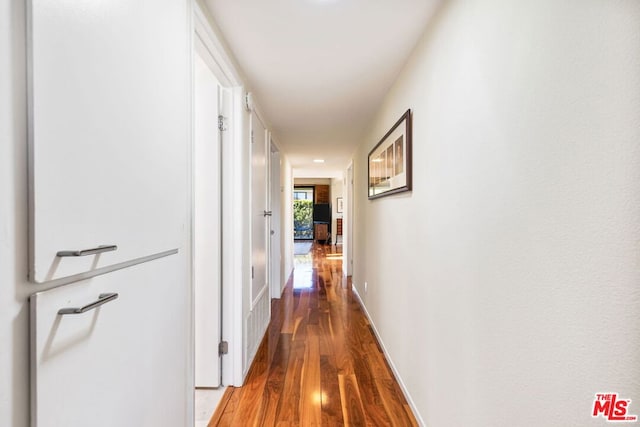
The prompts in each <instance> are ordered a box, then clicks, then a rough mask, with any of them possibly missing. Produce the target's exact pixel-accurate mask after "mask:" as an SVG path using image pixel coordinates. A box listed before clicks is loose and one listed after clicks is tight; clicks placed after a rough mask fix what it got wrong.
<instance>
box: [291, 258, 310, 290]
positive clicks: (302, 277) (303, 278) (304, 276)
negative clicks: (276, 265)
mask: <svg viewBox="0 0 640 427" xmlns="http://www.w3.org/2000/svg"><path fill="white" fill-rule="evenodd" d="M311 254H312V251H309V253H308V254H306V255H295V256H294V257H293V265H294V268H295V269H294V270H293V289H309V288H311V287H312V286H313V257H312V256H311Z"/></svg>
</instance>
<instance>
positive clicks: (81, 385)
mask: <svg viewBox="0 0 640 427" xmlns="http://www.w3.org/2000/svg"><path fill="white" fill-rule="evenodd" d="M177 259H178V258H177V257H167V258H163V259H159V260H156V261H152V262H148V263H144V264H140V265H137V266H133V267H130V268H127V269H123V270H119V271H115V272H112V273H109V274H105V275H102V276H98V277H94V278H92V279H90V280H84V281H79V282H76V283H72V284H69V285H65V286H61V287H58V288H54V289H51V290H47V291H43V292H38V293H36V294H34V295H32V296H31V298H30V310H31V322H30V329H31V343H32V344H31V345H32V349H31V350H32V356H31V376H32V381H33V385H34V387H32V390H31V392H32V402H33V403H32V408H31V409H32V415H31V416H32V426H33V427H60V426H65V427H84V426H88V425H90V426H92V427H112V426H175V425H183V424H184V418H183V416H184V414H183V413H181V412H180V411H179V410H176V408H175V407H173V405H172V404H170V403H163V405H159V404H158V402H165V399H166V398H168V397H170V398H171V400H178V401H179V400H180V398H181V396H182V395H184V394H185V389H184V387H185V380H184V378H181V379H179V381H180V382H179V383H175V382H174V381H173V380H172V379H171V378H172V377H173V374H171V375H168V373H167V372H166V371H164V370H163V369H161V368H160V367H162V366H171V362H172V360H171V359H175V355H172V354H171V353H170V352H169V351H162V352H158V351H157V347H156V346H155V344H154V340H155V339H158V338H159V339H161V340H169V341H170V342H171V345H172V346H175V345H179V343H180V341H179V338H178V337H180V336H181V335H184V330H186V325H185V324H181V323H180V322H177V321H176V319H175V317H174V316H171V314H170V313H171V312H173V311H175V310H176V309H178V308H179V304H181V303H180V301H181V297H180V291H179V288H180V287H179V286H174V284H175V283H180V280H182V279H183V278H182V277H181V274H180V270H179V269H176V268H175V266H176V260H177ZM150 284H152V285H153V286H152V287H150V286H149V285H150ZM155 295H164V296H166V298H167V299H168V300H169V301H171V302H170V303H169V304H167V303H164V302H158V301H157V299H156V298H155ZM183 303H186V301H183ZM149 331H157V332H154V333H153V334H151V335H150V334H149ZM184 345H185V346H186V345H187V342H186V340H184ZM172 395H173V396H172Z"/></svg>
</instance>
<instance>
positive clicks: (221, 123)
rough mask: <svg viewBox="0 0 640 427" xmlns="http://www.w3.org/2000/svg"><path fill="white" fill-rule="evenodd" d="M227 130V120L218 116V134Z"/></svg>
mask: <svg viewBox="0 0 640 427" xmlns="http://www.w3.org/2000/svg"><path fill="white" fill-rule="evenodd" d="M227 129H229V127H228V126H227V118H226V117H225V116H223V115H219V116H218V130H219V131H220V132H224V131H225V130H227Z"/></svg>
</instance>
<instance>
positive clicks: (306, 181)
mask: <svg viewBox="0 0 640 427" xmlns="http://www.w3.org/2000/svg"><path fill="white" fill-rule="evenodd" d="M294 185H331V178H295V179H294Z"/></svg>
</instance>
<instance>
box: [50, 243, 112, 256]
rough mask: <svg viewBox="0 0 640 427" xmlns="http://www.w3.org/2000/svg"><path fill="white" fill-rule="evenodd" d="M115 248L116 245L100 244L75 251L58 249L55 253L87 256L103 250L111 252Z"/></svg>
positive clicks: (58, 254)
mask: <svg viewBox="0 0 640 427" xmlns="http://www.w3.org/2000/svg"><path fill="white" fill-rule="evenodd" d="M116 249H118V246H117V245H101V246H98V247H97V248H90V249H80V250H77V251H60V252H58V253H57V254H56V255H57V256H59V257H65V256H87V255H95V254H101V253H103V252H111V251H115V250H116Z"/></svg>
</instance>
